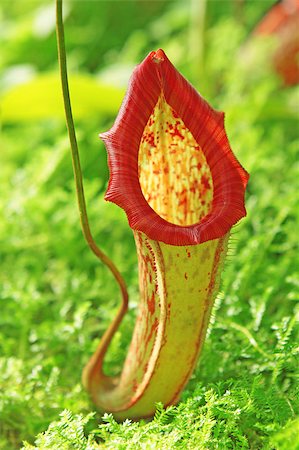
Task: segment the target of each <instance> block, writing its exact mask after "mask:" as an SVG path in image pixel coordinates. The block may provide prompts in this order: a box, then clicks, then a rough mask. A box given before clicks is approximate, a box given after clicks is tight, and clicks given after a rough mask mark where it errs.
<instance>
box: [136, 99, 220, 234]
mask: <svg viewBox="0 0 299 450" xmlns="http://www.w3.org/2000/svg"><path fill="white" fill-rule="evenodd" d="M157 118H158V120H157ZM138 171H139V182H140V186H141V190H142V193H143V195H144V197H145V199H146V201H147V202H148V204H149V205H150V206H151V208H153V210H154V211H155V212H156V213H157V214H158V215H159V216H160V217H162V218H163V219H165V220H167V221H168V222H171V223H174V224H177V225H182V226H184V225H193V224H194V223H197V222H198V221H199V220H201V219H202V218H203V217H204V216H206V215H207V214H208V213H209V212H210V210H211V209H212V201H213V180H212V175H211V171H210V168H209V166H208V164H207V161H206V158H205V155H204V153H203V151H202V150H201V148H200V147H199V145H198V143H197V142H196V140H195V139H194V137H193V136H192V133H191V132H190V131H189V130H188V129H187V128H186V127H185V125H184V123H183V121H182V119H181V118H180V117H178V116H177V115H176V113H175V111H174V110H173V109H172V108H171V107H170V106H169V105H168V104H167V103H166V100H165V98H164V97H163V95H161V97H159V100H158V102H157V104H156V106H155V108H154V110H153V112H152V114H151V116H150V118H149V120H148V122H147V124H146V127H145V129H144V132H143V135H142V138H141V143H140V148H139V156H138Z"/></svg>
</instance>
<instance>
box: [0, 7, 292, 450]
mask: <svg viewBox="0 0 299 450" xmlns="http://www.w3.org/2000/svg"><path fill="white" fill-rule="evenodd" d="M88 3H89V8H87V7H86V6H84V2H71V3H70V4H69V9H68V14H67V19H66V34H67V37H68V46H69V57H70V70H71V71H76V72H77V73H79V74H80V73H83V72H88V73H89V75H90V77H91V78H92V83H94V82H95V81H97V83H98V85H99V89H100V90H99V94H98V96H99V97H98V102H94V99H93V95H92V92H93V91H92V90H90V89H89V85H88V81H86V77H85V78H84V81H83V80H82V83H83V85H84V83H85V86H86V88H83V87H82V84H80V90H81V93H82V92H83V94H84V95H82V105H81V106H82V109H80V112H79V113H78V114H79V117H78V121H77V128H78V138H79V147H80V152H81V157H82V165H83V172H84V181H85V189H86V197H87V203H88V211H89V216H90V222H91V224H92V229H93V232H94V235H95V238H96V240H97V242H98V243H99V245H100V246H101V247H102V248H103V250H104V251H106V252H107V253H109V254H110V255H112V256H113V260H114V261H115V263H116V264H117V266H118V267H119V269H120V270H121V272H122V273H123V274H124V277H125V279H126V281H127V284H128V286H129V293H130V311H129V314H128V316H127V317H126V319H125V323H124V324H123V325H122V327H121V329H120V331H119V333H118V334H117V336H116V337H115V339H114V341H113V343H112V347H111V349H110V351H109V354H108V358H107V361H106V370H107V372H109V373H111V374H115V373H117V372H118V371H119V369H120V367H121V365H122V361H123V359H124V356H125V353H126V348H127V344H128V343H129V341H130V337H131V332H132V328H133V325H134V317H135V311H136V306H137V304H138V279H137V267H136V256H135V249H134V242H133V237H132V235H131V231H130V229H129V227H128V225H127V222H126V218H125V216H124V214H123V213H122V212H121V211H120V210H119V209H118V208H117V207H115V206H114V205H112V204H106V203H104V201H103V193H104V190H105V187H106V182H107V177H108V174H107V166H106V155H105V151H104V148H103V146H102V144H101V143H100V141H99V140H98V138H97V133H98V132H100V131H103V130H105V129H107V128H108V127H109V125H111V123H112V122H113V118H114V116H115V114H116V113H117V109H118V107H119V101H120V99H121V96H122V92H123V80H125V81H126V79H127V76H128V72H129V70H128V68H129V69H130V70H131V67H132V66H133V65H134V64H136V63H137V62H138V61H140V60H141V59H142V58H143V56H144V55H145V54H146V53H147V52H148V51H150V50H151V49H152V48H155V47H157V48H158V47H160V46H161V47H164V48H165V51H167V52H168V54H169V55H170V56H171V58H172V59H173V60H174V63H175V64H176V65H177V66H178V67H179V69H180V71H181V72H182V73H184V74H185V75H186V76H187V77H188V78H189V79H190V80H191V81H192V82H193V83H194V84H195V85H196V87H197V88H198V89H199V91H200V92H202V94H203V95H204V96H205V97H207V99H208V100H209V102H210V103H211V104H213V105H214V106H215V107H217V108H218V109H221V110H224V111H225V112H226V128H227V133H228V135H229V138H230V141H231V145H232V148H233V149H234V151H235V152H236V155H237V156H238V157H239V159H240V160H241V161H242V162H243V164H244V166H245V167H246V169H247V170H248V171H249V172H250V174H251V178H250V183H249V189H248V195H247V210H248V217H247V218H246V219H245V220H244V221H243V222H242V224H240V225H238V226H236V227H235V229H234V233H233V237H232V239H231V243H230V252H229V253H230V254H229V257H228V260H227V264H226V269H225V273H224V275H223V278H222V289H221V294H220V295H219V296H218V298H217V301H216V305H215V309H214V314H213V320H212V323H211V325H210V332H209V335H208V338H207V341H206V343H205V348H204V352H203V355H202V357H201V360H200V361H199V364H198V366H197V368H196V371H195V373H194V375H193V376H192V379H191V380H190V382H189V384H188V386H187V388H186V389H185V391H184V392H183V396H182V400H181V402H180V403H179V404H178V405H177V406H175V407H171V408H168V409H167V410H166V411H165V410H164V409H163V407H162V405H157V413H156V416H155V418H154V420H152V421H149V422H148V421H147V422H146V421H141V422H129V421H125V422H124V423H121V424H118V423H116V422H115V421H114V420H113V418H112V416H110V415H104V416H103V417H101V415H100V414H98V413H96V412H95V411H94V407H93V405H92V404H91V403H90V401H89V399H88V397H87V395H86V393H85V392H84V390H83V388H82V386H81V380H80V378H81V370H82V367H83V366H84V364H85V363H86V362H87V360H88V358H89V356H90V355H91V354H92V351H93V350H94V349H95V346H96V344H97V339H98V338H99V336H100V335H101V334H102V333H103V332H104V330H105V329H106V328H107V326H108V324H109V323H110V321H111V319H112V317H113V316H114V314H115V311H116V309H117V306H118V302H119V293H118V291H117V287H116V285H115V284H114V281H113V279H112V277H111V276H110V274H109V273H108V272H107V270H106V269H105V268H104V267H102V266H101V265H100V264H99V263H98V262H97V261H96V260H95V258H94V257H93V255H92V254H91V253H90V251H89V249H88V248H87V246H86V245H85V242H84V240H83V238H82V235H81V231H80V226H79V221H78V213H77V208H76V204H75V193H74V183H73V179H72V171H71V163H70V155H69V147H68V141H67V137H66V132H65V127H64V123H63V120H62V118H61V113H60V112H61V110H60V108H61V105H59V104H56V103H55V104H51V108H49V109H50V113H48V114H47V109H45V108H44V109H41V108H40V109H39V108H36V109H34V106H36V105H37V106H38V105H40V104H41V103H43V104H47V102H48V103H50V101H51V98H52V96H51V89H50V88H49V89H42V90H41V91H38V82H37V85H35V84H34V83H33V82H32V83H31V85H30V86H31V87H30V88H29V87H28V88H27V89H25V93H24V95H25V100H24V98H23V97H22V98H21V97H20V96H15V95H12V92H13V90H14V89H17V87H16V86H13V80H14V76H15V75H14V74H16V73H18V74H19V75H18V76H19V77H20V76H22V77H23V81H24V80H25V78H26V77H29V76H31V75H30V74H32V73H33V72H35V73H36V74H37V80H38V79H39V78H38V77H39V74H41V73H42V72H45V73H47V74H48V73H53V72H55V71H56V70H57V65H56V60H55V58H56V49H55V36H54V31H53V27H52V28H51V21H50V19H49V17H51V8H50V7H51V4H49V3H46V2H39V3H28V7H27V8H26V11H25V6H24V5H23V6H22V2H19V3H18V2H16V3H15V4H14V5H13V4H12V5H11V6H8V3H7V2H6V3H4V4H5V7H4V6H1V7H0V8H1V9H0V11H1V16H2V18H3V23H5V25H6V27H5V28H3V36H2V38H1V39H2V40H3V48H4V50H3V56H4V58H3V62H1V64H3V67H1V69H3V70H2V76H1V97H2V100H1V102H2V103H1V104H4V105H6V108H8V106H7V105H10V108H11V109H10V111H12V112H10V116H9V117H5V109H3V115H2V113H1V117H0V120H1V121H2V128H1V156H0V158H1V185H0V191H1V194H0V198H1V200H0V206H1V217H2V220H1V222H0V239H1V259H0V261H1V271H0V280H1V282H0V302H1V303H0V448H1V449H2V448H3V450H10V449H18V448H22V447H23V448H25V449H26V450H28V449H56V448H57V449H58V448H60V449H70V450H71V449H82V450H83V449H101V448H103V449H172V448H173V449H176V448H177V449H224V450H225V449H258V450H259V449H271V450H272V449H278V450H284V449H295V450H296V449H297V448H298V449H299V440H298V428H299V419H298V409H299V402H298V382H297V381H296V378H297V376H298V328H297V326H296V317H297V319H298V309H296V305H297V303H296V302H297V300H298V294H299V283H298V271H299V270H298V268H299V256H298V254H299V253H298V223H299V217H298V216H299V211H298V191H299V181H298V180H299V165H298V156H299V155H298V114H299V91H298V87H293V88H288V89H282V88H281V84H280V81H279V79H277V78H276V76H275V75H274V74H272V73H271V71H270V70H269V68H267V64H266V62H265V60H266V56H265V55H267V52H266V53H265V52H264V51H263V50H264V49H263V48H262V47H263V45H262V44H261V43H260V44H258V45H256V46H253V47H252V49H251V50H250V51H251V53H250V55H251V56H250V58H249V48H248V47H247V45H248V42H247V43H245V42H246V39H248V34H249V32H250V30H251V29H252V27H253V25H254V23H255V22H256V20H258V18H259V17H260V16H261V14H262V13H263V11H264V10H265V9H266V8H267V6H268V5H270V4H271V2H245V6H244V7H243V8H241V9H238V8H237V9H235V6H236V2H223V3H220V6H219V2H208V3H207V7H206V16H205V27H204V31H203V32H202V35H203V37H204V44H205V45H204V51H203V52H202V51H201V49H200V46H199V48H197V47H196V45H195V44H194V45H193V46H192V48H191V47H190V46H189V42H190V40H192V41H191V42H197V41H196V36H197V34H196V33H197V32H198V26H197V25H196V23H193V22H196V21H195V17H196V14H195V15H194V14H193V15H190V5H189V4H188V3H187V2H141V3H142V4H143V3H144V4H143V9H141V6H140V2H119V3H118V2H117V3H115V2H112V3H111V2H88ZM123 3H124V4H125V6H127V9H126V8H125V6H124V5H123ZM224 4H225V7H224V6H222V5H224ZM6 5H7V6H6ZM128 5H130V6H128ZM217 5H218V6H217ZM47 8H48V9H47ZM49 8H50V9H49ZM134 8H135V9H134ZM116 13H117V14H116ZM133 14H134V15H135V16H134V17H135V21H133V20H132V15H133ZM197 14H199V12H198V11H197ZM44 16H46V17H47V21H46V23H47V24H48V30H46V27H45V26H43V27H41V25H39V24H40V23H42V19H43V17H44ZM115 17H116V18H118V19H117V20H120V18H121V19H122V20H121V22H122V24H123V26H122V28H121V31H119V33H116V32H115V29H117V30H118V29H120V28H119V26H118V25H117V24H118V22H117V20H116V19H115V21H113V20H114V18H115ZM190 18H192V20H191V19H190ZM87 23H88V26H87ZM107 24H113V26H112V25H111V27H110V28H111V29H110V30H109V26H108V25H107ZM42 31H43V32H42ZM199 34H200V33H199V32H198V36H199ZM103 36H105V39H104V38H103ZM90 42H93V45H90ZM186 43H188V45H187V44H186ZM244 43H245V44H244ZM4 44H5V45H4ZM186 48H188V50H186ZM30 49H31V51H29V50H30ZM32 49H34V52H33V50H32ZM196 54H197V56H199V55H200V57H201V61H202V66H201V67H198V65H197V64H196V63H195V61H197V59H194V58H195V56H196ZM20 74H23V75H20ZM33 80H34V78H33ZM86 83H87V85H86ZM107 83H108V84H109V85H110V86H111V85H112V87H113V91H111V90H109V91H108V90H107V91H105V86H106V85H107ZM103 86H104V88H103ZM9 89H10V90H9ZM73 89H74V94H75V95H77V94H78V92H75V91H76V86H75V85H74V88H73ZM84 89H85V90H84ZM105 92H107V97H109V98H108V99H107V98H106V97H105ZM111 92H113V95H112V94H111ZM26 95H27V97H26ZM84 98H85V99H86V103H87V104H88V107H86V108H84V105H85V103H84V101H85V100H84ZM109 99H110V101H107V100H109ZM21 100H22V102H23V103H21V104H20V103H19V102H20V101H21ZM24 104H25V105H28V111H29V110H30V109H31V106H32V110H33V109H34V114H29V113H28V114H26V108H25V107H24ZM22 105H23V106H22ZM55 108H56V109H55ZM57 108H58V110H57ZM56 110H57V114H56V113H55V111H56ZM13 111H15V112H16V113H15V117H14V115H13ZM45 111H46V112H45ZM53 111H54V113H53ZM74 115H75V120H76V111H74ZM296 314H297V316H296ZM24 441H26V442H24Z"/></svg>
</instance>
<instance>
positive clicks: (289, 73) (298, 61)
mask: <svg viewBox="0 0 299 450" xmlns="http://www.w3.org/2000/svg"><path fill="white" fill-rule="evenodd" d="M253 33H254V35H275V36H277V38H278V47H277V49H276V50H275V53H274V56H273V64H274V67H275V70H276V72H277V73H278V74H279V75H280V76H281V77H282V79H283V81H284V83H285V85H287V86H291V85H295V84H297V83H299V0H280V1H279V2H277V3H276V4H275V5H274V6H272V8H271V9H270V10H269V11H268V12H267V13H266V15H265V16H264V18H263V19H262V20H261V21H260V22H259V23H258V25H257V26H256V28H255V29H254V32H253Z"/></svg>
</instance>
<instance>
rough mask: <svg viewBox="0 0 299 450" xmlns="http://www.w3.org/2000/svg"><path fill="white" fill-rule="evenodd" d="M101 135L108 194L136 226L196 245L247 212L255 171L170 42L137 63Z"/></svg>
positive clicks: (169, 239)
mask: <svg viewBox="0 0 299 450" xmlns="http://www.w3.org/2000/svg"><path fill="white" fill-rule="evenodd" d="M157 59H158V60H159V61H158V62H159V63H157ZM101 137H102V139H103V140H104V142H105V144H106V147H107V151H108V165H109V169H110V179H109V184H108V189H107V192H106V196H105V199H106V200H109V201H112V202H114V203H116V204H117V205H119V206H120V207H122V208H123V209H124V210H125V212H126V214H127V216H128V220H129V224H130V226H131V228H132V229H134V230H138V231H142V232H144V233H145V234H146V235H147V236H148V237H149V238H151V239H153V240H157V241H161V242H164V243H166V244H170V245H195V244H198V243H202V242H206V241H208V240H211V239H217V238H220V237H222V236H224V235H225V234H226V233H227V232H228V231H229V230H230V229H231V227H232V226H233V225H234V224H235V223H237V222H238V221H239V220H240V219H241V218H242V217H244V216H245V215H246V210H245V206H244V193H245V188H246V185H247V181H248V178H249V176H248V174H247V172H246V171H245V170H244V169H243V168H242V166H241V165H240V164H239V162H238V161H237V159H236V158H235V156H234V154H233V152H232V150H231V148H230V145H229V142H228V139H227V136H226V133H225V129H224V114H223V113H222V112H218V111H216V110H214V109H213V108H212V107H211V106H210V105H209V104H208V103H207V102H206V101H205V100H204V99H203V98H202V97H201V96H200V95H199V94H198V93H197V92H196V91H195V89H194V88H193V87H192V86H191V85H190V84H189V83H188V82H187V81H186V80H185V79H184V78H183V77H182V76H181V75H180V74H179V72H178V71H177V70H176V69H175V68H174V67H173V66H172V64H171V63H170V61H169V60H168V58H167V56H166V55H165V53H164V52H163V51H162V50H158V51H157V52H151V53H150V54H149V55H148V57H147V58H146V59H145V60H144V61H143V62H142V63H141V64H140V65H139V66H137V68H136V69H135V71H134V73H133V75H132V78H131V80H130V84H129V88H128V91H127V94H126V97H125V99H124V102H123V104H122V107H121V109H120V112H119V115H118V117H117V119H116V122H115V124H114V126H113V127H112V128H111V130H110V131H108V132H106V133H104V134H102V135H101Z"/></svg>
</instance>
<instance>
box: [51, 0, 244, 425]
mask: <svg viewBox="0 0 299 450" xmlns="http://www.w3.org/2000/svg"><path fill="white" fill-rule="evenodd" d="M57 12H58V14H57V24H58V25H57V34H58V47H59V51H60V63H61V74H62V81H63V83H62V84H63V90H64V99H65V106H66V110H67V111H66V112H67V119H70V117H71V116H70V114H69V113H71V109H70V106H68V105H69V96H68V91H67V90H66V87H67V75H66V63H65V57H64V58H61V55H63V54H64V41H63V27H62V19H61V1H60V0H57ZM68 108H69V110H68ZM68 112H69V113H68ZM68 126H69V132H70V138H71V144H72V145H71V147H72V152H73V162H74V170H75V180H76V186H77V192H78V201H79V208H80V212H81V214H80V216H81V222H82V227H83V233H84V235H85V237H86V239H87V241H88V243H89V245H90V246H91V248H92V250H93V251H94V253H96V254H97V256H98V257H99V258H100V259H101V260H102V261H104V263H106V264H107V265H108V267H109V268H110V269H111V270H112V272H113V274H114V276H115V278H116V280H117V281H118V283H119V285H120V287H121V292H122V296H123V301H122V305H121V308H120V310H119V312H118V314H117V316H116V318H115V320H114V321H113V323H112V324H111V326H110V327H109V328H108V330H107V332H106V333H105V334H104V336H103V337H102V339H101V341H100V343H99V345H98V348H97V349H96V351H95V353H94V355H93V356H92V357H91V359H90V360H89V362H88V364H87V365H86V367H85V368H84V371H83V384H84V386H85V388H86V389H87V390H88V392H89V393H90V395H91V397H92V400H93V402H94V403H95V405H96V406H97V407H98V408H99V409H100V410H102V411H107V412H112V413H113V414H114V416H115V417H116V418H117V419H119V420H122V419H125V418H133V419H136V418H141V417H150V416H152V415H153V414H154V412H155V404H156V403H157V402H162V403H163V404H164V405H165V406H167V405H171V404H175V403H176V402H178V400H179V398H180V394H181V392H182V390H183V388H184V386H185V385H186V383H187V381H188V380H189V378H190V376H191V374H192V371H193V370H194V367H195V365H196V363H197V360H198V357H199V355H200V353H201V350H202V347H203V343H204V340H205V335H206V331H207V326H208V323H209V318H210V315H211V310H212V307H213V303H214V299H215V296H216V294H217V292H218V289H219V283H220V276H221V270H222V268H223V262H224V259H225V255H226V252H227V244H228V240H229V235H230V231H231V228H232V227H233V225H234V224H236V223H237V222H238V221H239V220H240V219H241V218H242V217H244V216H245V215H246V210H245V206H244V194H245V188H246V184H247V181H248V174H247V172H246V171H245V170H244V169H243V168H242V166H241V165H240V164H239V162H238V161H237V159H236V158H235V156H234V154H233V152H232V150H231V148H230V145H229V142H228V138H227V135H226V133H225V129H224V114H223V113H222V112H218V111H216V110H214V109H213V108H212V107H211V106H210V105H209V104H208V103H207V102H206V101H205V100H204V99H203V98H202V97H201V96H200V95H199V94H198V93H197V92H196V90H195V89H194V88H193V87H192V86H191V85H190V84H189V83H188V81H186V80H185V78H184V77H183V76H182V75H181V74H180V73H179V72H178V71H177V70H176V69H175V67H174V66H173V65H172V64H171V62H170V61H169V60H168V58H167V56H166V55H165V53H164V52H163V50H161V49H160V50H158V51H155V52H151V53H150V54H149V55H148V56H147V57H146V58H145V59H144V61H143V62H142V63H141V64H139V65H138V66H137V67H136V68H135V70H134V72H133V75H132V77H131V79H130V82H129V87H128V90H127V93H126V96H125V99H124V101H123V104H122V106H121V109H120V111H119V114H118V117H117V118H116V121H115V123H114V125H113V127H112V128H111V130H109V131H108V132H106V133H103V134H101V138H102V139H103V141H104V143H105V145H106V148H107V152H108V166H109V171H110V179H109V184H108V189H107V192H106V195H105V199H106V200H108V201H111V202H114V203H115V204H117V205H118V206H120V207H121V208H123V209H124V211H125V212H126V214H127V217H128V222H129V225H130V227H131V228H132V230H133V233H134V237H135V242H136V248H137V255H138V268H139V287H140V302H139V309H138V313H137V318H136V324H135V328H134V331H133V336H132V340H131V344H130V346H129V350H128V353H127V357H126V359H125V362H124V366H123V369H122V371H121V373H120V375H119V376H117V377H109V376H107V375H105V373H104V371H103V361H104V358H105V354H106V352H107V350H108V348H109V344H110V342H111V339H112V338H113V335H114V334H115V331H116V330H117V328H118V326H119V324H120V322H121V319H122V317H123V316H124V314H125V312H126V310H127V303H128V296H127V291H126V287H125V284H124V281H123V280H122V277H121V276H120V274H119V272H118V271H117V269H116V268H115V266H114V265H113V263H112V262H111V261H110V260H109V259H108V257H107V256H105V255H104V254H103V253H102V252H101V250H100V249H98V247H97V246H96V244H95V243H94V241H93V239H92V236H91V233H90V230H89V225H88V221H87V215H86V208H85V201H84V194H83V187H82V178H81V172H80V163H79V157H78V152H77V144H76V140H75V133H74V130H73V123H72V120H71V123H69V124H68ZM72 130H73V131H72ZM72 133H73V134H72ZM74 142H75V148H74ZM78 171H79V172H78Z"/></svg>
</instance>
